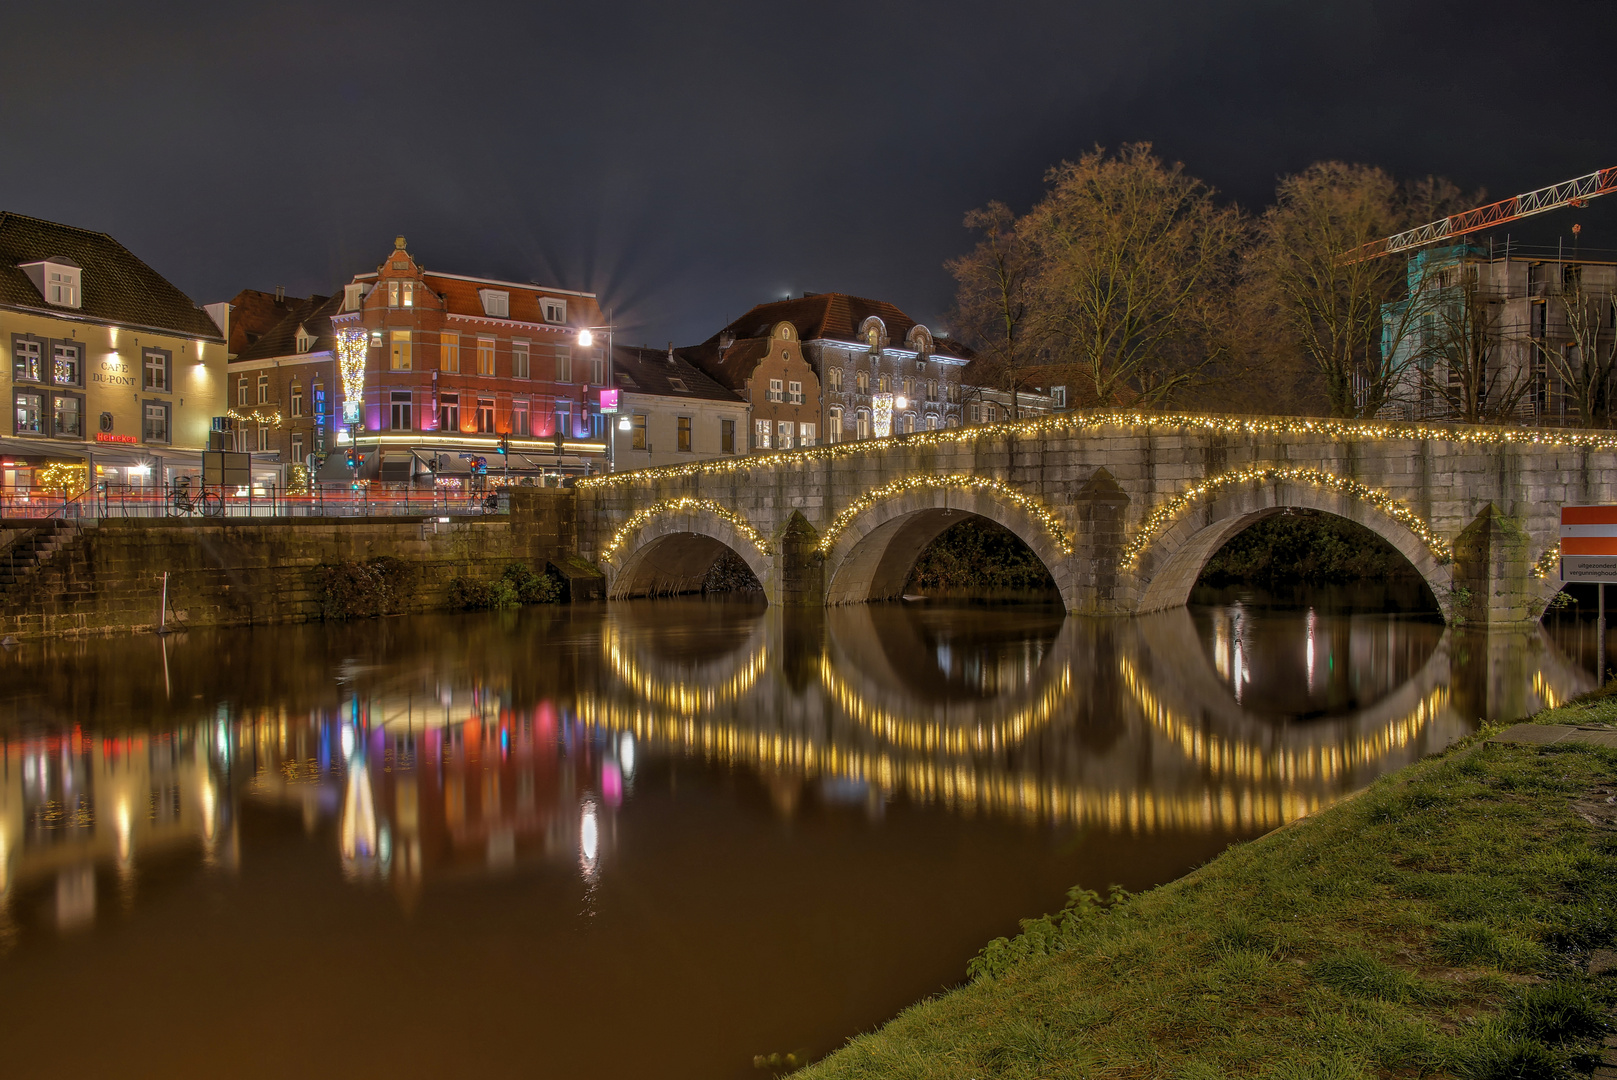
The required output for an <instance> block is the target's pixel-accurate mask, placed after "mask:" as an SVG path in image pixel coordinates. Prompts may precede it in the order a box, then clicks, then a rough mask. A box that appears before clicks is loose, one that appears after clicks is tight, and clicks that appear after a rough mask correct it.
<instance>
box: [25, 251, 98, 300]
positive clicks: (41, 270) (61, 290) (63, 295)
mask: <svg viewBox="0 0 1617 1080" xmlns="http://www.w3.org/2000/svg"><path fill="white" fill-rule="evenodd" d="M21 270H22V271H23V273H25V274H27V275H28V277H29V280H31V281H32V282H33V283H34V288H36V289H38V290H39V295H40V296H42V297H44V298H45V302H46V303H47V304H54V305H55V306H57V307H68V308H76V307H79V306H80V301H81V299H82V291H81V287H82V280H81V275H82V273H83V271H81V270H80V269H79V268H78V267H77V266H74V265H73V264H72V263H70V262H67V261H66V260H62V259H43V260H41V261H39V262H32V263H23V264H22V266H21Z"/></svg>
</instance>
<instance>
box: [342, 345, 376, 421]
mask: <svg viewBox="0 0 1617 1080" xmlns="http://www.w3.org/2000/svg"><path fill="white" fill-rule="evenodd" d="M369 355H370V335H369V334H367V333H366V332H365V331H364V330H344V331H343V332H342V333H340V334H338V335H337V368H338V371H339V372H340V373H341V374H342V396H343V413H344V419H345V420H346V421H347V422H349V423H352V422H355V421H357V420H358V419H359V406H360V401H361V397H362V395H363V394H364V392H365V363H366V360H367V358H368V357H369Z"/></svg>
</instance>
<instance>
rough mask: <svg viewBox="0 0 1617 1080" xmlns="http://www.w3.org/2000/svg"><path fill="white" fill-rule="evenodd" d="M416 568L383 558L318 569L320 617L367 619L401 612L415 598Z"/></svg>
mask: <svg viewBox="0 0 1617 1080" xmlns="http://www.w3.org/2000/svg"><path fill="white" fill-rule="evenodd" d="M415 579H416V572H415V567H414V566H411V565H410V564H409V563H407V562H405V561H404V560H403V559H397V558H394V557H393V556H391V555H382V556H379V557H377V558H374V559H371V560H369V561H368V562H358V561H356V560H354V559H344V560H342V561H341V562H337V563H330V564H327V565H325V566H322V567H320V617H321V618H323V619H367V618H375V617H376V616H378V615H393V614H397V613H398V612H400V611H403V610H404V609H405V607H407V606H408V601H409V599H410V597H411V596H412V595H414V586H415Z"/></svg>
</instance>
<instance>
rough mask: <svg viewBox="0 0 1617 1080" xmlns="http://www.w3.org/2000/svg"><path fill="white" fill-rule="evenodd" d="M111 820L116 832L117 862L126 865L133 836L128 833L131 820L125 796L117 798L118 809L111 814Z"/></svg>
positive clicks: (131, 853)
mask: <svg viewBox="0 0 1617 1080" xmlns="http://www.w3.org/2000/svg"><path fill="white" fill-rule="evenodd" d="M113 821H114V823H115V825H116V829H117V834H118V862H119V863H121V864H123V865H124V866H128V865H129V861H130V857H131V856H132V855H134V852H135V849H134V843H133V837H132V836H131V833H130V830H131V828H132V826H133V822H132V821H131V820H130V814H129V800H128V799H127V798H122V799H119V800H118V810H117V812H116V813H115V814H114V815H113Z"/></svg>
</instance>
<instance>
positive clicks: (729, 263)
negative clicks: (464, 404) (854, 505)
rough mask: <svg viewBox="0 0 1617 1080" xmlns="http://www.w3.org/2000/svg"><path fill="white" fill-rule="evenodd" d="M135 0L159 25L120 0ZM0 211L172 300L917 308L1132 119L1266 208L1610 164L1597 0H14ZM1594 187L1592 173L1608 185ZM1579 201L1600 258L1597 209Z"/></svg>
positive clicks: (636, 328) (639, 322)
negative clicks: (373, 283)
mask: <svg viewBox="0 0 1617 1080" xmlns="http://www.w3.org/2000/svg"><path fill="white" fill-rule="evenodd" d="M148 7H150V8H153V9H155V13H154V12H151V11H147V10H145V9H147V8H148ZM4 26H5V31H6V33H5V38H6V49H5V68H4V77H3V80H0V102H3V113H0V120H3V122H0V150H3V152H4V156H5V161H6V166H7V167H6V168H5V170H4V174H3V179H0V193H3V194H0V209H6V210H13V211H17V212H21V213H26V214H33V215H37V216H40V217H45V218H50V219H52V220H56V221H62V222H67V223H70V224H74V225H81V226H85V227H88V228H94V229H102V230H105V231H107V232H110V233H111V234H112V235H114V236H115V237H117V238H118V239H119V240H121V241H123V242H124V243H125V244H127V245H128V246H129V247H130V248H132V249H133V250H134V251H135V252H136V254H138V255H140V256H141V257H142V258H144V259H145V260H146V261H147V262H149V263H151V264H152V265H153V266H155V267H156V268H157V269H158V270H159V271H160V272H162V273H163V274H165V275H166V276H168V277H169V278H170V279H171V280H173V281H174V282H175V283H176V284H178V285H179V286H180V287H181V288H183V289H185V290H186V291H187V292H188V293H190V294H191V296H192V297H193V298H195V299H196V300H197V301H198V302H199V303H207V302H210V301H214V300H221V299H227V298H229V297H230V296H232V295H233V294H235V293H236V292H237V291H238V290H239V289H242V288H260V289H273V288H274V287H275V286H277V285H285V286H286V287H287V288H288V289H289V290H290V291H292V292H295V293H298V294H306V293H308V292H311V291H315V292H329V291H330V290H333V289H335V288H337V287H338V286H339V284H340V282H342V281H344V280H346V279H347V278H348V277H349V276H350V275H351V274H353V273H356V272H360V271H367V270H372V269H375V267H376V265H377V264H378V263H379V262H380V261H381V260H382V259H383V258H384V257H385V255H386V253H387V251H388V250H390V248H391V243H392V238H393V236H394V235H395V234H397V233H403V234H404V235H405V236H406V237H408V239H409V242H410V249H411V251H412V252H413V253H414V254H415V255H416V256H417V258H418V259H420V260H421V261H422V262H423V263H424V264H425V265H426V266H427V267H428V269H433V270H442V271H448V272H458V273H469V274H478V275H488V276H494V277H503V278H507V279H514V280H518V281H523V280H530V279H537V280H542V281H545V282H547V283H554V284H559V285H562V286H565V287H569V288H579V289H592V290H595V291H597V292H599V293H600V294H601V296H602V299H603V303H605V304H606V305H608V306H610V307H611V308H613V309H614V317H615V319H616V321H617V322H618V323H619V324H620V325H621V326H622V327H624V330H623V333H622V335H621V336H620V338H619V340H620V341H625V340H627V341H633V342H639V341H647V342H651V343H654V344H660V343H662V342H663V341H666V340H668V339H674V340H676V341H678V342H680V343H687V342H693V341H697V340H701V339H703V338H705V337H707V336H708V335H710V334H711V333H713V332H714V331H715V330H717V329H718V327H719V326H720V325H721V324H722V323H723V322H724V320H725V319H726V317H734V316H736V315H739V314H740V313H741V312H743V311H744V310H746V309H747V308H748V307H749V306H751V305H752V304H754V303H758V302H760V301H764V300H770V299H777V298H779V297H781V296H783V295H785V294H786V293H788V292H791V293H801V292H803V291H804V290H810V291H829V290H839V291H846V292H854V293H858V294H861V295H865V296H872V297H880V298H884V299H887V300H891V301H893V302H895V303H897V304H898V305H899V306H900V307H903V308H904V309H906V310H907V311H909V312H910V314H912V315H913V316H915V317H917V318H919V319H921V320H922V321H923V322H929V323H931V324H933V325H937V324H938V323H939V322H940V321H941V317H942V316H943V314H944V313H945V312H946V311H947V309H948V305H949V300H950V297H951V294H952V288H951V282H950V279H949V277H948V275H947V273H946V272H945V270H944V269H943V266H942V264H943V261H944V260H945V259H947V258H949V257H951V256H953V255H956V254H958V253H959V252H960V251H961V250H963V249H964V247H966V246H967V244H968V243H969V239H968V236H967V234H966V232H965V231H964V230H963V229H962V227H961V225H960V219H961V217H962V215H963V214H964V212H965V211H966V210H968V209H970V208H971V207H974V206H978V205H980V204H982V203H984V202H986V201H988V200H990V199H995V198H998V199H1002V200H1004V201H1006V202H1009V203H1010V204H1011V205H1012V206H1013V207H1015V208H1016V209H1017V210H1019V211H1020V210H1025V209H1026V208H1027V207H1028V206H1029V205H1030V204H1031V203H1032V202H1033V200H1034V199H1036V198H1037V196H1038V194H1039V191H1040V189H1041V185H1042V174H1043V172H1044V170H1045V169H1046V168H1047V167H1048V166H1050V165H1052V164H1054V163H1056V162H1058V161H1060V160H1061V159H1063V158H1073V157H1076V156H1077V155H1079V154H1081V153H1082V152H1083V151H1084V150H1086V149H1087V148H1089V147H1091V146H1093V145H1094V144H1096V143H1101V144H1104V145H1108V146H1115V145H1116V144H1118V143H1119V142H1122V141H1127V140H1136V139H1143V140H1150V141H1152V142H1154V143H1155V144H1156V146H1157V147H1158V149H1159V151H1160V152H1161V153H1162V154H1163V155H1165V156H1167V157H1169V158H1173V159H1177V160H1181V161H1183V162H1185V163H1186V165H1187V166H1188V167H1189V169H1190V170H1191V171H1192V172H1193V173H1195V174H1196V175H1199V176H1201V177H1203V178H1204V179H1206V180H1208V181H1209V182H1210V183H1212V184H1213V185H1215V186H1216V187H1217V188H1218V189H1219V190H1220V192H1222V193H1223V194H1224V195H1225V196H1226V197H1228V198H1231V199H1234V200H1236V201H1238V202H1240V203H1241V204H1243V205H1245V206H1247V207H1248V208H1253V207H1259V206H1261V205H1262V203H1263V202H1264V201H1265V200H1266V199H1267V197H1268V196H1269V194H1270V193H1271V192H1272V190H1273V185H1274V180H1275V177H1276V176H1277V175H1278V174H1281V173H1284V172H1287V171H1291V170H1295V169H1299V168H1302V167H1304V166H1306V165H1307V164H1309V163H1310V162H1311V161H1314V160H1317V159H1321V158H1341V159H1345V160H1354V161H1363V162H1368V163H1373V164H1378V165H1382V166H1385V167H1386V168H1388V169H1390V170H1392V171H1393V172H1395V173H1396V174H1398V175H1401V176H1403V175H1412V174H1425V173H1439V174H1443V175H1447V176H1449V177H1451V178H1452V179H1454V180H1455V181H1456V182H1458V183H1460V184H1461V185H1462V186H1463V187H1465V188H1466V189H1468V190H1470V189H1475V188H1478V187H1486V188H1487V190H1488V192H1489V194H1490V197H1493V198H1499V197H1503V196H1506V195H1510V194H1513V193H1515V192H1517V191H1520V190H1526V189H1529V188H1533V187H1538V186H1541V185H1544V184H1548V183H1551V182H1553V181H1557V180H1562V179H1566V178H1569V177H1571V176H1574V175H1580V174H1583V173H1587V172H1591V171H1593V170H1594V169H1596V168H1599V167H1602V166H1610V165H1617V137H1614V136H1617V108H1614V107H1613V102H1614V96H1613V90H1614V86H1613V83H1614V82H1617V75H1614V68H1617V65H1614V63H1613V60H1612V47H1613V42H1614V41H1617V5H1613V4H1610V3H1607V2H1604V0H1586V2H1564V3H1542V2H1541V3H1533V4H1522V3H1519V2H1518V3H1514V4H1484V3H1412V2H1410V0H1397V2H1376V3H1366V2H1364V0H1357V2H1351V3H1332V2H1324V0H1308V2H1300V0H1275V2H1229V3H1222V4H1210V3H1197V2H1187V0H1180V2H1166V0H1162V2H1158V0H1131V2H1128V3H1117V2H1107V3H1077V2H1070V0H1069V2H1065V3H1048V4H1046V3H1021V4H1015V3H1001V4H987V3H978V4H967V3H958V2H952V0H933V2H931V3H925V4H922V3H911V4H903V5H899V4H882V3H856V4H837V3H819V4H757V3H745V4H743V3H734V4H728V3H708V4H698V5H673V4H669V5H656V4H612V3H584V4H576V5H562V4H553V3H552V4H535V3H527V4H511V5H503V4H475V3H445V2H442V0H440V2H437V3H432V4H414V3H409V2H401V0H393V2H389V3H383V4H365V5H334V4H329V3H319V4H297V3H277V4H263V3H258V4H252V5H242V6H240V7H239V8H238V7H237V6H234V5H229V4H209V5H201V4H195V5H193V4H160V5H133V4H127V3H119V4H105V5H103V4H99V3H79V4H72V5H59V4H50V5H47V4H29V5H7V10H6V15H5V18H4ZM1606 202H1607V203H1612V204H1617V197H1613V198H1610V199H1608V200H1606ZM1575 220H1578V221H1582V222H1583V224H1584V231H1583V236H1582V243H1583V245H1584V247H1585V248H1586V249H1588V248H1595V247H1606V248H1617V205H1609V206H1602V205H1601V204H1598V203H1597V204H1595V205H1594V206H1593V207H1591V208H1590V209H1589V210H1587V211H1581V212H1577V213H1575V214H1559V215H1554V216H1552V217H1551V218H1541V219H1539V223H1538V224H1537V225H1536V226H1534V227H1532V228H1531V229H1528V228H1518V229H1517V230H1516V235H1517V237H1518V238H1519V237H1520V236H1522V235H1523V234H1524V233H1529V234H1531V236H1532V238H1533V239H1535V240H1536V241H1539V242H1544V243H1550V244H1553V243H1554V242H1555V240H1556V238H1557V237H1562V236H1568V237H1569V234H1568V233H1567V229H1568V228H1569V227H1570V224H1571V223H1572V222H1573V221H1575Z"/></svg>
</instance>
